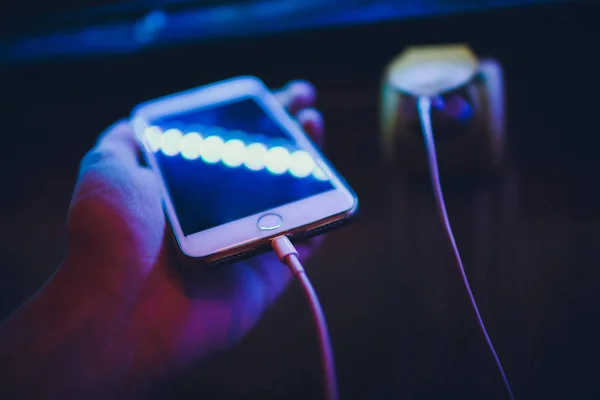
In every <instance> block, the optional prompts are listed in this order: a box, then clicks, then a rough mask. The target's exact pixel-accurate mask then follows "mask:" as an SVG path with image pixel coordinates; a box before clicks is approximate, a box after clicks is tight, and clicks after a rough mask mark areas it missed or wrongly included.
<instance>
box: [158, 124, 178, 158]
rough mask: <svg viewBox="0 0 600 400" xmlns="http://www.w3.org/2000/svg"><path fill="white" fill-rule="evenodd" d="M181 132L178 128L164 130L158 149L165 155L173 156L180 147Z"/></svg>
mask: <svg viewBox="0 0 600 400" xmlns="http://www.w3.org/2000/svg"><path fill="white" fill-rule="evenodd" d="M182 138H183V133H181V131H180V130H179V129H169V130H167V131H165V133H164V134H163V135H162V138H161V146H160V149H161V151H162V152H163V154H164V155H166V156H174V155H177V154H179V151H180V149H181V139H182Z"/></svg>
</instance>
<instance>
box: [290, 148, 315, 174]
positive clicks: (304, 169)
mask: <svg viewBox="0 0 600 400" xmlns="http://www.w3.org/2000/svg"><path fill="white" fill-rule="evenodd" d="M291 161H292V162H291V167H290V173H291V174H292V175H294V176H295V177H297V178H306V177H307V176H309V175H310V174H311V172H313V170H314V169H315V167H316V165H315V161H314V160H313V158H312V157H311V156H310V154H308V153H307V152H306V151H304V150H298V151H295V152H293V153H292V154H291Z"/></svg>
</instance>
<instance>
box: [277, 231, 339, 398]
mask: <svg viewBox="0 0 600 400" xmlns="http://www.w3.org/2000/svg"><path fill="white" fill-rule="evenodd" d="M271 247H273V250H274V251H275V254H277V257H279V260H281V262H282V263H283V264H285V265H287V266H288V267H289V268H290V270H291V271H292V274H294V276H295V277H296V278H297V279H298V282H300V285H302V289H303V290H304V294H305V295H306V298H307V300H308V302H309V303H310V308H311V311H312V315H313V318H314V320H315V325H316V327H317V333H318V335H319V346H320V349H321V363H322V367H323V377H324V385H325V388H324V389H325V398H326V399H327V400H338V399H339V394H338V387H337V380H336V376H335V362H334V360H333V350H332V348H331V341H330V339H329V330H328V329H327V322H326V321H325V314H323V309H322V308H321V303H320V302H319V298H318V297H317V293H316V292H315V289H314V288H313V286H312V284H311V283H310V280H309V279H308V276H306V271H304V267H303V266H302V264H301V263H300V260H299V259H298V251H297V250H296V248H295V247H294V245H293V244H292V243H291V242H290V240H289V239H288V238H287V236H279V237H276V238H275V239H273V240H272V241H271Z"/></svg>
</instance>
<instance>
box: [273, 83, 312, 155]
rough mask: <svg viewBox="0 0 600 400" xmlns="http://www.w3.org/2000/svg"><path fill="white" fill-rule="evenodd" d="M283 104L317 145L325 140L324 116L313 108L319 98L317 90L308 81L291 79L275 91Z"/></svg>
mask: <svg viewBox="0 0 600 400" xmlns="http://www.w3.org/2000/svg"><path fill="white" fill-rule="evenodd" d="M274 93H275V96H276V97H277V99H279V101H280V102H281V104H282V105H283V106H284V107H285V108H287V109H288V111H289V112H290V114H292V115H295V116H296V118H297V119H298V121H299V122H300V124H301V125H302V128H303V129H304V131H305V132H306V133H307V134H308V135H309V136H310V137H311V139H313V141H314V142H315V143H316V144H317V146H319V147H322V146H323V142H324V136H323V134H324V126H323V116H322V115H321V113H320V112H319V111H317V110H316V109H314V108H312V106H313V105H314V104H315V101H316V99H317V90H316V89H315V87H314V86H313V85H312V84H311V83H310V82H307V81H301V80H297V81H291V82H290V83H288V84H287V85H286V86H285V87H284V88H283V89H280V90H277V91H275V92H274Z"/></svg>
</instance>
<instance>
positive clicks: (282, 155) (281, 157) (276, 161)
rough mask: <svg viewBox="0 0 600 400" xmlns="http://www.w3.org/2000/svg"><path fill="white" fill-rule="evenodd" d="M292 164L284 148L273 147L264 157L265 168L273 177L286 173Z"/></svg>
mask: <svg viewBox="0 0 600 400" xmlns="http://www.w3.org/2000/svg"><path fill="white" fill-rule="evenodd" d="M291 164H292V157H291V156H290V152H289V151H287V149H286V148H285V147H281V146H275V147H272V148H271V149H269V151H267V154H266V155H265V166H266V167H267V170H268V171H269V172H271V173H272V174H275V175H281V174H284V173H285V172H287V170H288V169H289V168H290V165H291Z"/></svg>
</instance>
